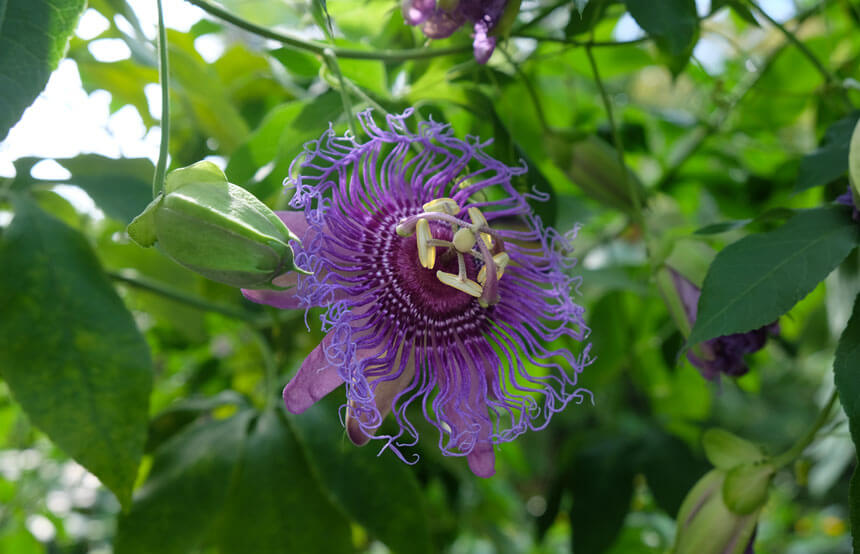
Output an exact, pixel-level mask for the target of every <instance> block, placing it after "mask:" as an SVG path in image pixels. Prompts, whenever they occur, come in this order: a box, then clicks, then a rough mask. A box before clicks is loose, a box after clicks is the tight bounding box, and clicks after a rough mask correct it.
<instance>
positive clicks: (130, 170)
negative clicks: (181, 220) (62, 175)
mask: <svg viewBox="0 0 860 554" xmlns="http://www.w3.org/2000/svg"><path fill="white" fill-rule="evenodd" d="M57 163H59V164H60V165H62V166H63V167H65V168H66V169H68V170H69V172H70V173H71V174H72V177H71V179H69V180H68V182H69V184H72V185H77V186H79V187H81V188H82V189H84V191H86V193H87V194H89V195H90V197H92V199H93V202H95V203H96V205H97V206H98V207H99V208H101V209H102V211H104V213H105V214H107V215H108V216H109V217H112V218H113V219H116V220H117V221H119V222H122V223H128V222H130V221H131V220H132V219H134V217H135V216H136V215H137V214H139V213H140V212H141V211H142V210H143V209H144V208H145V207H146V205H147V204H149V202H150V200H152V174H153V173H154V172H155V167H154V166H153V165H152V162H151V161H149V160H148V159H146V158H120V159H118V160H115V159H112V158H106V157H104V156H99V155H98V154H81V155H80V156H77V157H75V158H67V159H61V160H57Z"/></svg>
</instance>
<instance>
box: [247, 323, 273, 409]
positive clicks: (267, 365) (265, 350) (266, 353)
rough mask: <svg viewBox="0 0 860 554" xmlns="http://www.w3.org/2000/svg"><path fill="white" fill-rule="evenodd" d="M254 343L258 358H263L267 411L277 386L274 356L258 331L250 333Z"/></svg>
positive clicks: (265, 405)
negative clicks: (258, 353) (258, 350)
mask: <svg viewBox="0 0 860 554" xmlns="http://www.w3.org/2000/svg"><path fill="white" fill-rule="evenodd" d="M252 333H253V336H254V342H256V343H257V348H259V349H260V357H261V358H263V369H264V370H265V373H264V376H263V377H264V379H265V395H266V399H265V404H264V410H268V409H269V408H270V407H271V406H272V401H273V400H274V399H275V398H277V396H276V395H275V389H276V388H277V386H278V368H277V365H276V364H275V356H274V354H273V353H272V349H271V347H270V346H269V342H268V341H267V340H266V337H265V336H263V334H262V333H260V332H258V331H252Z"/></svg>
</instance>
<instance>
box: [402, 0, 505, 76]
mask: <svg viewBox="0 0 860 554" xmlns="http://www.w3.org/2000/svg"><path fill="white" fill-rule="evenodd" d="M507 2H508V0H438V1H437V0H403V17H404V19H406V23H408V24H409V25H421V30H422V31H423V32H424V34H425V35H427V36H428V37H430V38H434V39H435V38H446V37H449V36H451V35H452V34H453V33H454V31H456V30H457V29H459V28H460V27H461V26H462V25H464V24H466V23H470V24H472V28H473V29H474V31H475V33H474V35H473V41H472V46H473V49H474V52H475V59H476V60H477V61H478V63H487V60H489V59H490V56H491V55H492V54H493V50H495V48H496V37H495V36H490V32H491V31H492V30H493V29H494V28H495V27H496V25H497V24H498V23H499V21H500V20H501V18H502V14H504V11H505V6H506V4H507Z"/></svg>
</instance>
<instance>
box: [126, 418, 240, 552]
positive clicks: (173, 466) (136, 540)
mask: <svg viewBox="0 0 860 554" xmlns="http://www.w3.org/2000/svg"><path fill="white" fill-rule="evenodd" d="M253 416H254V412H252V411H244V412H240V413H239V414H237V415H235V416H234V417H231V418H229V419H224V420H215V421H201V422H199V423H196V424H194V425H192V426H190V427H188V428H187V429H185V430H184V431H183V432H182V433H180V434H178V435H176V436H174V437H173V438H172V439H170V440H169V441H167V442H166V443H165V444H164V445H163V446H162V447H161V448H159V449H158V451H156V453H155V457H154V459H153V462H152V469H151V470H150V472H149V477H148V478H147V480H146V482H145V483H144V484H143V486H142V487H141V488H140V490H139V491H138V492H137V494H135V497H134V504H133V505H132V507H131V510H130V511H129V512H128V513H126V514H123V515H121V516H120V518H119V522H118V527H117V535H116V543H115V545H114V548H115V550H116V552H117V554H126V553H136V552H139V553H141V554H148V553H151V552H159V553H161V554H171V553H174V552H175V553H176V554H185V553H187V552H191V551H192V550H194V549H195V548H196V547H199V546H200V545H201V544H203V542H204V541H205V540H206V538H207V537H208V535H209V534H210V532H211V531H212V529H213V527H214V525H215V522H216V521H217V519H218V517H217V516H218V513H219V511H220V509H221V507H222V506H223V504H224V501H225V500H226V499H227V496H228V493H229V488H230V483H231V478H232V476H233V474H234V472H235V470H236V466H237V464H238V461H239V457H240V455H241V452H242V447H243V444H244V441H245V436H246V431H247V429H248V426H249V424H250V422H251V420H252V418H253Z"/></svg>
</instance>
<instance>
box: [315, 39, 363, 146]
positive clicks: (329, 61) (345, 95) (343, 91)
mask: <svg viewBox="0 0 860 554" xmlns="http://www.w3.org/2000/svg"><path fill="white" fill-rule="evenodd" d="M323 59H324V60H325V65H326V67H328V70H329V71H331V72H332V73H334V76H335V78H337V82H338V85H339V86H338V89H339V91H338V92H340V100H341V102H342V103H343V111H344V113H346V120H347V125H349V131H350V133H352V136H353V137H357V136H358V134H357V133H356V128H355V116H354V115H353V110H352V101H351V100H350V99H349V91H348V90H347V86H346V80H345V79H344V77H343V73H341V71H340V64H338V63H337V56H336V55H335V53H334V51H333V49H332V48H326V49H325V50H323Z"/></svg>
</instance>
